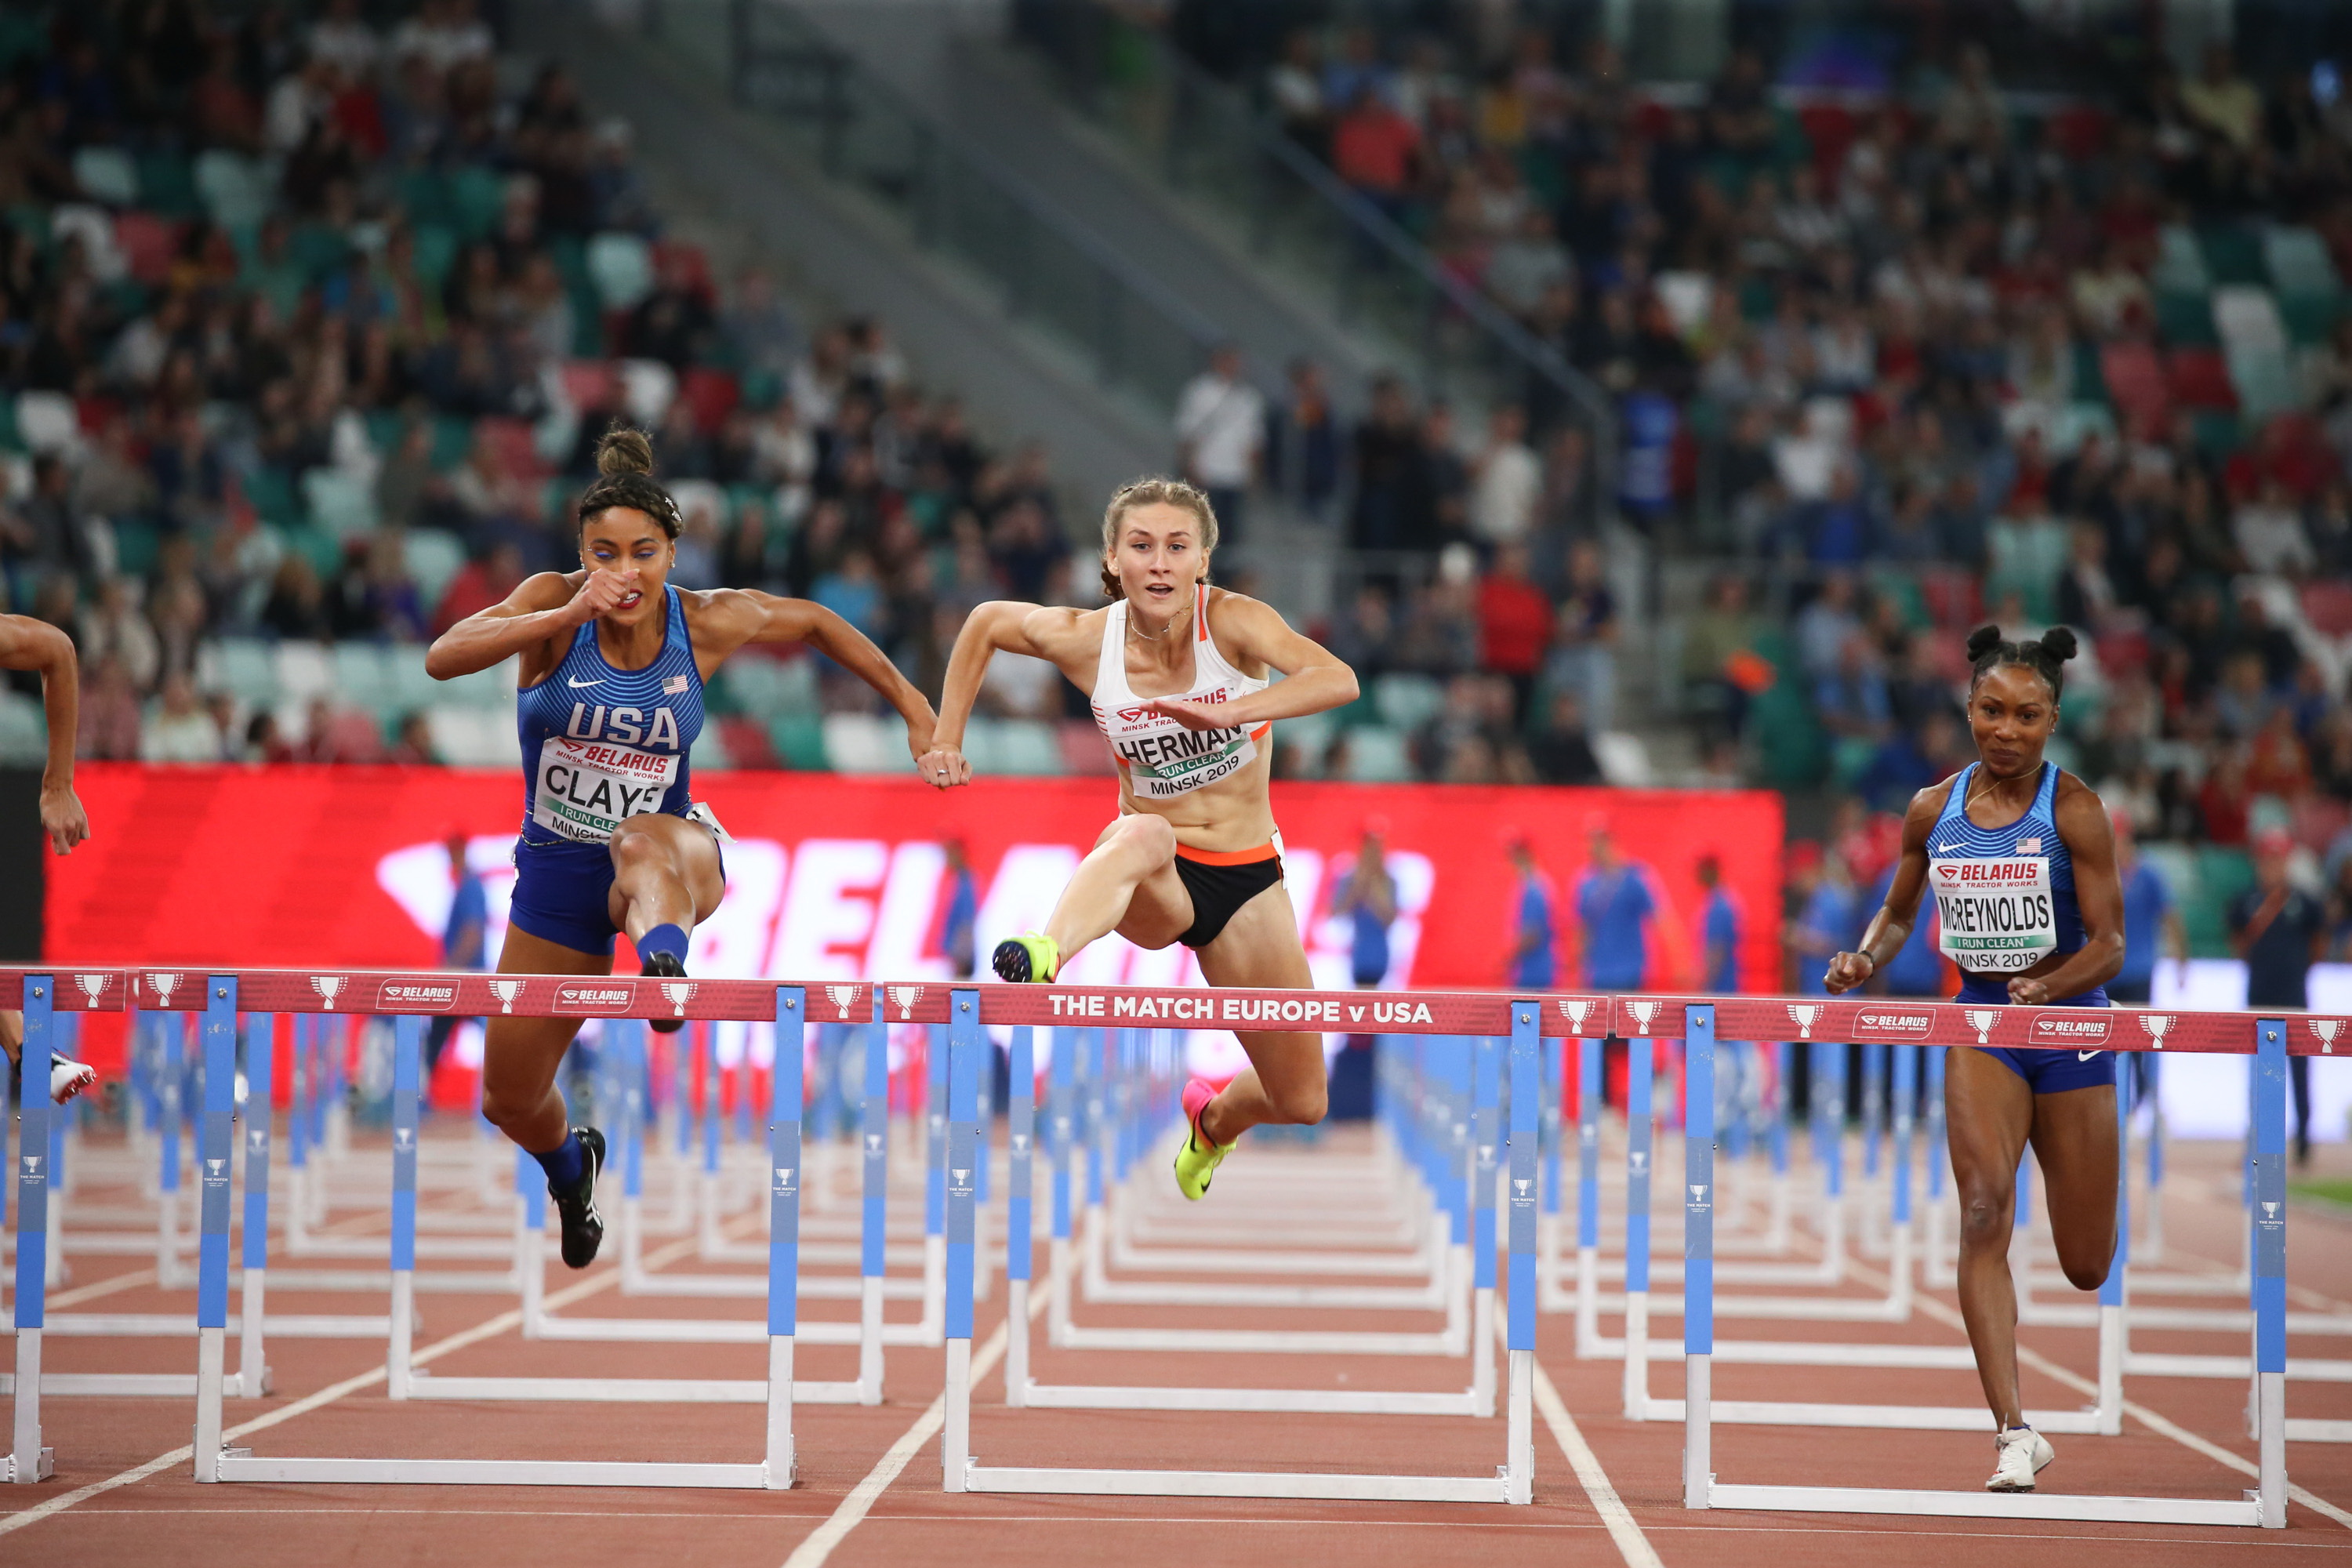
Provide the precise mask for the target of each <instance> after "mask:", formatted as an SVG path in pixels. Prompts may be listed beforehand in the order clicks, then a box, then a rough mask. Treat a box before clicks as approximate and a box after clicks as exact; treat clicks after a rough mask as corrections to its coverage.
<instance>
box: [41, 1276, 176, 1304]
mask: <svg viewBox="0 0 2352 1568" xmlns="http://www.w3.org/2000/svg"><path fill="white" fill-rule="evenodd" d="M154 1282H155V1271H154V1270H153V1269H152V1268H134V1269H132V1270H131V1272H130V1273H128V1274H117V1275H115V1276H113V1277H112V1278H111V1279H93V1280H91V1281H90V1282H89V1284H87V1285H77V1286H75V1287H74V1288H73V1289H70V1290H60V1291H58V1293H57V1294H56V1295H54V1296H49V1297H47V1298H45V1300H44V1303H43V1304H44V1306H46V1307H47V1308H51V1309H54V1308H58V1307H70V1306H73V1305H75V1304H76V1303H77V1302H81V1301H94V1300H98V1298H100V1296H111V1295H113V1294H114V1293H115V1292H116V1291H117V1290H128V1289H131V1288H132V1287H133V1286H138V1285H152V1284H153V1283H154Z"/></svg>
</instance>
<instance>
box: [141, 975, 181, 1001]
mask: <svg viewBox="0 0 2352 1568" xmlns="http://www.w3.org/2000/svg"><path fill="white" fill-rule="evenodd" d="M179 988H180V977H179V976H178V975H176V974H150V975H148V976H147V989H148V990H150V991H152V992H153V993H155V1005H156V1006H158V1007H169V1006H171V1005H172V993H173V992H174V991H176V990H178V989H179Z"/></svg>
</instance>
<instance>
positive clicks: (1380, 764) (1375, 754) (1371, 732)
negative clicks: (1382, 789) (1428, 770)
mask: <svg viewBox="0 0 2352 1568" xmlns="http://www.w3.org/2000/svg"><path fill="white" fill-rule="evenodd" d="M1342 776H1343V777H1345V778H1346V779H1347V780H1348V781H1349V783H1351V784H1403V783H1405V782H1407V781H1408V780H1410V779H1411V778H1412V752H1411V750H1410V749H1409V748H1408V747H1407V745H1406V744H1405V736H1404V731H1401V730H1394V729H1391V728H1389V727H1388V726H1387V725H1384V724H1367V725H1365V726H1363V727H1362V728H1360V729H1356V730H1350V731H1348V752H1347V762H1346V765H1345V769H1344V771H1343V773H1342Z"/></svg>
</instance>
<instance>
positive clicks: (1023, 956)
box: [989, 931, 1062, 985]
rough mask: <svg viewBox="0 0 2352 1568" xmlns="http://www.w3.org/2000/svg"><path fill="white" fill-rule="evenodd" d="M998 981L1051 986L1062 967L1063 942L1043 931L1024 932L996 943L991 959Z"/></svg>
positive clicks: (990, 963) (990, 962)
mask: <svg viewBox="0 0 2352 1568" xmlns="http://www.w3.org/2000/svg"><path fill="white" fill-rule="evenodd" d="M989 966H990V967H991V968H992V969H994V970H995V971H996V977H997V978H998V979H999V980H1004V981H1010V982H1011V983H1012V984H1015V985H1031V984H1034V985H1048V984H1052V983H1053V979H1054V976H1055V975H1056V974H1058V973H1061V970H1062V949H1061V944H1060V943H1058V942H1055V940H1054V939H1053V938H1052V937H1050V936H1047V935H1046V934H1045V932H1044V931H1023V932H1022V933H1021V934H1020V935H1019V936H1009V937H1006V938H1005V939H1004V940H1003V942H998V943H997V944H996V952H995V953H994V954H993V955H992V956H991V957H990V959H989Z"/></svg>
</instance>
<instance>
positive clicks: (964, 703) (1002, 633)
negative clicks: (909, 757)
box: [916, 599, 1076, 789]
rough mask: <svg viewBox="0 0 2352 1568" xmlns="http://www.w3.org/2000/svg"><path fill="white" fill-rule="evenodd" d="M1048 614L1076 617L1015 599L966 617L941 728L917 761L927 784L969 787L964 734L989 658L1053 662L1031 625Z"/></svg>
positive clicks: (944, 693)
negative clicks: (1011, 656) (999, 655)
mask: <svg viewBox="0 0 2352 1568" xmlns="http://www.w3.org/2000/svg"><path fill="white" fill-rule="evenodd" d="M1048 615H1053V616H1062V617H1064V618H1066V619H1073V620H1074V619H1076V612H1075V611H1071V610H1058V611H1056V610H1048V609H1046V608H1045V606H1043V605H1030V604H1024V603H1022V602H1021V601H1019V600H1017V599H992V600H990V601H989V602H988V603H987V604H984V605H973V606H972V611H971V614H970V615H969V616H965V617H964V620H963V629H962V630H961V631H960V632H958V633H956V640H955V651H954V652H952V653H950V655H949V656H948V675H947V680H946V682H945V683H944V684H943V685H942V686H941V687H940V725H939V729H938V731H936V732H935V734H934V735H933V737H932V742H931V749H930V750H929V752H925V753H924V754H923V755H922V756H921V757H919V758H918V759H917V761H916V766H917V767H918V768H919V770H920V771H921V773H922V775H923V782H924V783H926V784H932V785H934V786H936V787H938V788H940V789H952V788H954V787H955V786H956V785H957V784H970V783H971V763H969V762H966V761H965V760H964V754H963V729H964V726H965V725H966V724H968V723H970V722H971V706H972V704H973V703H974V702H977V701H978V700H980V680H981V677H982V676H983V675H986V674H987V673H988V661H989V658H991V656H992V655H994V654H996V653H998V652H1000V651H1002V652H1004V653H1022V654H1027V655H1028V656H1029V657H1031V658H1051V657H1052V656H1051V655H1049V654H1048V653H1047V652H1046V651H1045V649H1044V648H1042V647H1039V646H1038V644H1037V640H1036V635H1035V634H1036V629H1037V628H1036V627H1034V626H1033V624H1032V623H1033V622H1034V620H1035V619H1036V618H1037V617H1039V616H1048Z"/></svg>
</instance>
